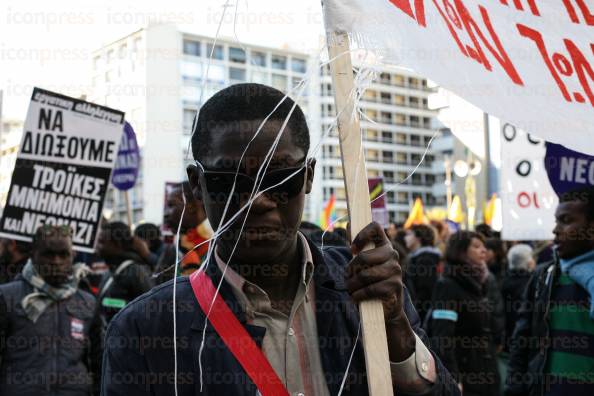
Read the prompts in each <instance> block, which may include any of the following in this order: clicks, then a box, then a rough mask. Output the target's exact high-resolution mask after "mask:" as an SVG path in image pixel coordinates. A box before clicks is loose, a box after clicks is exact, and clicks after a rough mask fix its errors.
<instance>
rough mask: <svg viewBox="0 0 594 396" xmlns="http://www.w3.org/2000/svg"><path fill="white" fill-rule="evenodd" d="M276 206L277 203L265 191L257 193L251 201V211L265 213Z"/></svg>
mask: <svg viewBox="0 0 594 396" xmlns="http://www.w3.org/2000/svg"><path fill="white" fill-rule="evenodd" d="M276 207H277V203H276V201H275V200H274V199H272V198H271V197H270V196H269V195H268V194H266V193H258V194H257V195H256V197H255V199H254V201H253V203H252V207H251V209H250V212H251V213H255V214H257V213H265V212H268V211H270V210H273V209H275V208H276Z"/></svg>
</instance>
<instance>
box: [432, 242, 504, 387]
mask: <svg viewBox="0 0 594 396" xmlns="http://www.w3.org/2000/svg"><path fill="white" fill-rule="evenodd" d="M488 276H489V270H488V268H487V262H486V249H485V243H484V241H483V237H482V236H481V235H480V234H478V233H475V232H471V231H458V232H457V233H455V234H453V235H452V236H451V237H450V239H449V241H448V245H447V248H446V266H445V268H444V276H442V277H440V279H439V280H438V281H437V283H436V285H435V289H434V291H433V298H432V310H431V314H430V320H429V332H430V335H431V339H432V343H433V345H434V346H435V348H436V350H437V352H438V355H439V356H440V357H441V359H442V360H443V363H444V365H445V366H446V367H447V368H448V369H449V370H450V372H451V373H452V375H453V376H454V378H455V379H456V380H457V381H458V384H459V386H460V389H461V390H462V393H463V394H464V395H485V396H487V395H489V396H490V395H498V394H499V392H500V389H499V383H500V379H499V372H498V367H497V359H496V356H495V354H496V350H497V345H496V342H495V339H494V331H493V329H492V326H493V320H492V318H491V315H492V309H493V308H492V304H491V303H490V302H489V300H488V297H487V278H488Z"/></svg>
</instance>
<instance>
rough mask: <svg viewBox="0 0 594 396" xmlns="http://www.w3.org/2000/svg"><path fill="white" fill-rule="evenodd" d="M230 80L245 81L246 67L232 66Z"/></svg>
mask: <svg viewBox="0 0 594 396" xmlns="http://www.w3.org/2000/svg"><path fill="white" fill-rule="evenodd" d="M229 80H234V81H245V69H240V68H238V67H230V68H229Z"/></svg>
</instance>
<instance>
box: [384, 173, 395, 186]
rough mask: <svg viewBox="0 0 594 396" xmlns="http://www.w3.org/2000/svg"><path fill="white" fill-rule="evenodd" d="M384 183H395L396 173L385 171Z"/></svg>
mask: <svg viewBox="0 0 594 396" xmlns="http://www.w3.org/2000/svg"><path fill="white" fill-rule="evenodd" d="M384 181H385V182H386V183H394V172H392V171H384Z"/></svg>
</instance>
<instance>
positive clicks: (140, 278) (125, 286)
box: [96, 221, 154, 328]
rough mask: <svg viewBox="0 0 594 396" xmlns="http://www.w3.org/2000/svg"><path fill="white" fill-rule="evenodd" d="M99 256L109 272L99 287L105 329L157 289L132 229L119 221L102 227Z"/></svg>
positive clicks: (98, 244) (97, 249)
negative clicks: (134, 301) (130, 307)
mask: <svg viewBox="0 0 594 396" xmlns="http://www.w3.org/2000/svg"><path fill="white" fill-rule="evenodd" d="M96 251H97V254H98V255H99V256H100V257H101V258H102V259H103V260H105V263H106V264H107V266H108V267H109V271H108V272H106V273H105V274H104V275H103V279H102V280H101V283H100V285H99V293H98V296H97V300H98V305H99V308H98V314H99V317H100V319H101V321H102V323H103V325H104V327H105V328H106V327H107V324H108V323H109V322H110V321H111V319H112V318H113V317H114V316H115V314H116V313H118V312H119V311H120V310H121V309H122V308H123V307H124V306H126V304H128V303H129V302H130V301H132V300H134V299H135V298H136V297H138V296H140V295H141V294H143V293H145V292H147V291H149V290H150V289H151V287H153V285H154V281H153V279H152V277H151V273H150V271H149V270H148V268H147V265H146V264H145V263H144V261H143V260H142V258H140V256H139V255H138V254H137V253H136V251H135V250H134V247H133V238H132V233H131V232H130V228H129V227H128V226H127V225H126V224H124V223H122V222H119V221H114V222H111V223H106V224H103V225H102V226H101V229H100V230H99V235H98V236H97V242H96Z"/></svg>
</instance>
